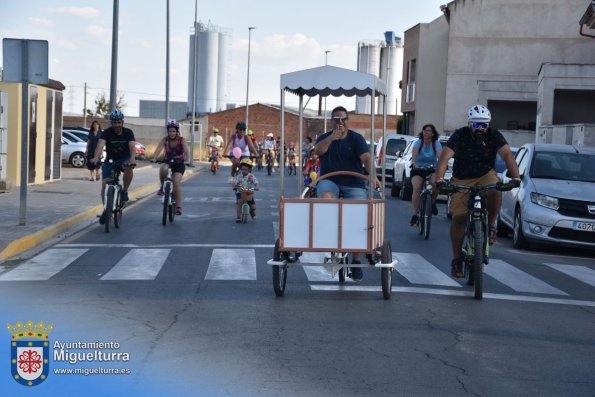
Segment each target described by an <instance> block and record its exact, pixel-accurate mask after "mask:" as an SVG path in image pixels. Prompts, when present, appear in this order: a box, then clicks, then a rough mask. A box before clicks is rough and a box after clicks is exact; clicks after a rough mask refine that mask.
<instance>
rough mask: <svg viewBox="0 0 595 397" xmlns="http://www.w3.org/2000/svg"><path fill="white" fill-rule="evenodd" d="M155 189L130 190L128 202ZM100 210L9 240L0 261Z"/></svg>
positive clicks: (151, 186) (156, 186) (192, 171)
mask: <svg viewBox="0 0 595 397" xmlns="http://www.w3.org/2000/svg"><path fill="white" fill-rule="evenodd" d="M187 170H188V169H187ZM202 170H203V169H202V167H201V166H197V167H196V169H190V170H189V171H190V172H186V173H185V177H186V178H188V177H190V176H192V175H194V174H195V173H197V172H200V171H202ZM157 189H159V183H158V182H152V183H148V184H145V185H143V186H141V187H139V188H137V189H134V190H132V191H131V192H129V197H130V199H131V201H132V203H130V204H133V203H134V202H136V201H138V200H141V199H143V198H145V197H146V196H148V195H149V194H151V193H153V192H155V191H156V190H157ZM102 210H103V205H102V204H98V205H96V206H94V207H92V208H89V209H87V210H85V211H83V212H80V213H78V214H75V215H73V216H71V217H70V218H68V219H65V220H63V221H61V222H58V223H56V224H53V225H50V226H46V227H44V228H43V229H41V230H39V231H37V232H35V233H31V234H30V235H28V236H24V237H21V238H19V239H16V240H14V241H11V242H10V243H9V244H8V245H7V246H6V248H4V249H3V250H2V252H0V262H4V261H6V260H8V259H11V258H13V257H15V256H17V255H20V254H22V253H23V252H25V251H27V250H30V249H32V248H35V246H37V245H39V244H40V243H41V242H43V241H46V240H49V239H50V238H52V237H54V236H56V235H57V234H59V233H61V232H63V231H65V230H68V229H70V228H73V227H75V226H77V225H78V224H80V223H82V222H84V221H86V220H88V219H92V218H95V217H96V214H97V213H99V212H101V211H102Z"/></svg>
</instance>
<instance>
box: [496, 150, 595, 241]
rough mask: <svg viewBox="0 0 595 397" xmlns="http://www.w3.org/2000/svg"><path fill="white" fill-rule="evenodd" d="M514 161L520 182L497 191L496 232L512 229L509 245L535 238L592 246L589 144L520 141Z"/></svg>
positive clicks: (594, 176)
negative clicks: (499, 193)
mask: <svg viewBox="0 0 595 397" xmlns="http://www.w3.org/2000/svg"><path fill="white" fill-rule="evenodd" d="M515 160H516V163H517V165H518V167H519V172H520V174H521V180H522V182H521V186H520V187H519V188H516V189H513V190H511V191H510V192H505V193H503V194H502V207H501V209H500V214H499V215H500V216H499V220H498V229H499V232H500V235H505V234H506V233H507V232H508V231H510V230H511V229H512V232H513V240H512V241H513V246H514V247H515V248H529V246H530V244H531V243H535V242H540V243H546V244H559V245H569V246H581V247H591V248H595V172H593V170H595V148H587V147H577V146H574V145H554V144H526V145H523V146H521V148H520V149H519V151H518V152H517V154H516V157H515ZM509 179H510V177H509V175H508V173H507V172H506V173H504V175H503V181H504V182H507V181H508V180H509Z"/></svg>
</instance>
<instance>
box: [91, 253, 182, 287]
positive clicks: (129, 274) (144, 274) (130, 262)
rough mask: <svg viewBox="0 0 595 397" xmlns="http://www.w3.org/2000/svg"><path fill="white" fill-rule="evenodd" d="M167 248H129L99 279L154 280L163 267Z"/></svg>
mask: <svg viewBox="0 0 595 397" xmlns="http://www.w3.org/2000/svg"><path fill="white" fill-rule="evenodd" d="M170 251H171V250H169V249H151V248H142V249H139V248H137V249H131V250H130V251H128V253H127V254H126V255H125V256H124V257H123V258H122V259H120V260H119V261H118V263H116V265H115V266H114V267H113V268H112V269H111V270H110V271H109V272H107V273H106V274H104V275H103V277H101V280H154V279H155V277H157V274H158V273H159V271H160V270H161V268H162V267H163V264H164V263H165V260H166V259H167V256H168V255H169V253H170Z"/></svg>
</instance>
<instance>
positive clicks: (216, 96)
mask: <svg viewBox="0 0 595 397" xmlns="http://www.w3.org/2000/svg"><path fill="white" fill-rule="evenodd" d="M195 31H196V32H197V33H198V39H197V48H196V52H197V56H196V65H197V66H196V112H197V113H198V114H199V115H200V114H206V113H210V112H215V111H217V110H221V109H222V108H223V107H224V106H223V101H225V99H226V89H227V88H226V86H227V70H226V68H227V52H228V48H227V47H228V45H229V42H228V40H227V35H226V34H225V33H220V32H219V29H218V28H217V27H215V26H213V25H211V24H210V22H209V24H208V25H205V24H203V23H202V22H199V23H198V24H197V26H196V29H195ZM189 54H190V56H189V69H188V105H187V106H188V111H189V113H191V112H192V91H193V89H192V81H194V80H193V72H194V59H195V57H194V34H191V35H190V51H189Z"/></svg>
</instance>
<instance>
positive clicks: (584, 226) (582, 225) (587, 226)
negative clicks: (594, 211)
mask: <svg viewBox="0 0 595 397" xmlns="http://www.w3.org/2000/svg"><path fill="white" fill-rule="evenodd" d="M573 226H574V227H573V229H574V230H582V231H585V232H595V223H588V222H574V225H573Z"/></svg>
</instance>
